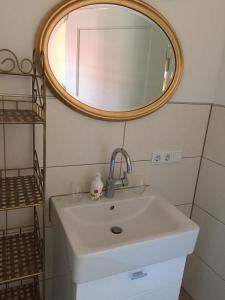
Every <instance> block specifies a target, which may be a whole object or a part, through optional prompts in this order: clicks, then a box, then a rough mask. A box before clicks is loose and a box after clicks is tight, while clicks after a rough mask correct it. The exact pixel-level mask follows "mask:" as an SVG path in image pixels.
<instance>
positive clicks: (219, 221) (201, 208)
mask: <svg viewBox="0 0 225 300" xmlns="http://www.w3.org/2000/svg"><path fill="white" fill-rule="evenodd" d="M194 206H196V207H197V208H199V209H200V210H202V211H204V212H205V213H206V214H207V215H209V216H210V217H211V218H212V219H214V220H216V221H217V222H218V223H220V224H222V225H224V226H225V223H224V222H223V221H222V220H220V219H218V218H217V217H216V216H214V215H213V214H211V213H210V212H208V211H207V210H206V209H204V208H203V207H201V206H200V205H199V204H196V203H195V204H194Z"/></svg>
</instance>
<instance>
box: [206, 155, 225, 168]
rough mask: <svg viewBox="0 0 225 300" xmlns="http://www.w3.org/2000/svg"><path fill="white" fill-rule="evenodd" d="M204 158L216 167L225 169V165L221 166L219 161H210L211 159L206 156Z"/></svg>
mask: <svg viewBox="0 0 225 300" xmlns="http://www.w3.org/2000/svg"><path fill="white" fill-rule="evenodd" d="M203 158H204V159H205V160H208V161H210V162H212V163H214V164H215V165H218V166H220V167H224V168H225V165H224V164H221V163H219V162H217V161H215V160H213V159H210V158H208V157H205V156H203Z"/></svg>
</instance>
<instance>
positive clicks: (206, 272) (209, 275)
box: [183, 255, 225, 300]
mask: <svg viewBox="0 0 225 300" xmlns="http://www.w3.org/2000/svg"><path fill="white" fill-rule="evenodd" d="M183 286H184V288H185V289H186V290H187V291H188V293H189V294H190V295H191V296H192V297H193V298H194V299H195V300H224V295H225V281H223V280H222V279H221V278H220V277H219V276H217V274H216V273H215V272H213V271H212V270H211V269H210V268H209V267H208V266H207V265H206V264H204V263H203V262H202V261H201V260H200V259H199V258H198V257H197V256H195V255H192V256H190V257H189V258H188V260H187V263H186V268H185V272H184V280H183Z"/></svg>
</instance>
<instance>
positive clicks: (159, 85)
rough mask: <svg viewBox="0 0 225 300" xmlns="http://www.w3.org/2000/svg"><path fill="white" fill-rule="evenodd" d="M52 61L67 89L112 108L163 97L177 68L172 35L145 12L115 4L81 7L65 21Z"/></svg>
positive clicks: (52, 41)
mask: <svg viewBox="0 0 225 300" xmlns="http://www.w3.org/2000/svg"><path fill="white" fill-rule="evenodd" d="M48 59H49V64H50V67H51V70H52V72H53V74H54V76H55V77H56V79H57V81H58V82H59V83H60V85H61V86H62V87H63V88H64V89H65V90H66V91H67V93H69V94H70V95H71V96H73V97H74V98H76V99H77V100H79V101H80V102H82V103H85V104H86V105H88V106H91V107H94V108H97V109H100V110H105V111H112V112H121V111H132V110H136V109H139V108H142V107H145V106H147V105H149V104H150V103H152V102H154V101H156V100H157V99H159V98H160V97H161V96H162V95H163V94H164V93H165V92H166V91H167V89H168V88H169V86H170V84H171V82H172V81H173V78H174V74H175V69H176V60H175V54H174V50H173V47H172V44H171V42H170V40H169V39H168V37H167V35H166V33H165V32H164V31H163V30H162V29H161V28H160V27H159V26H158V25H157V24H156V23H155V22H153V21H152V20H151V19H149V18H147V17H146V16H145V15H143V14H141V13H139V12H137V11H134V10H132V9H130V8H127V7H123V6H119V5H112V4H95V5H88V6H85V7H81V8H79V9H76V10H74V11H72V12H70V13H69V14H67V15H66V16H65V17H64V18H63V19H61V20H60V21H59V22H58V24H57V25H56V26H55V27H54V29H53V31H52V32H51V35H50V38H49V43H48Z"/></svg>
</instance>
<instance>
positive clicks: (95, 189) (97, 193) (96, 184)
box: [90, 173, 104, 200]
mask: <svg viewBox="0 0 225 300" xmlns="http://www.w3.org/2000/svg"><path fill="white" fill-rule="evenodd" d="M103 186H104V185H103V182H102V180H101V174H100V173H97V174H96V177H95V179H94V180H93V181H92V183H91V188H90V195H91V199H93V200H99V199H100V198H101V196H102V190H103Z"/></svg>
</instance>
